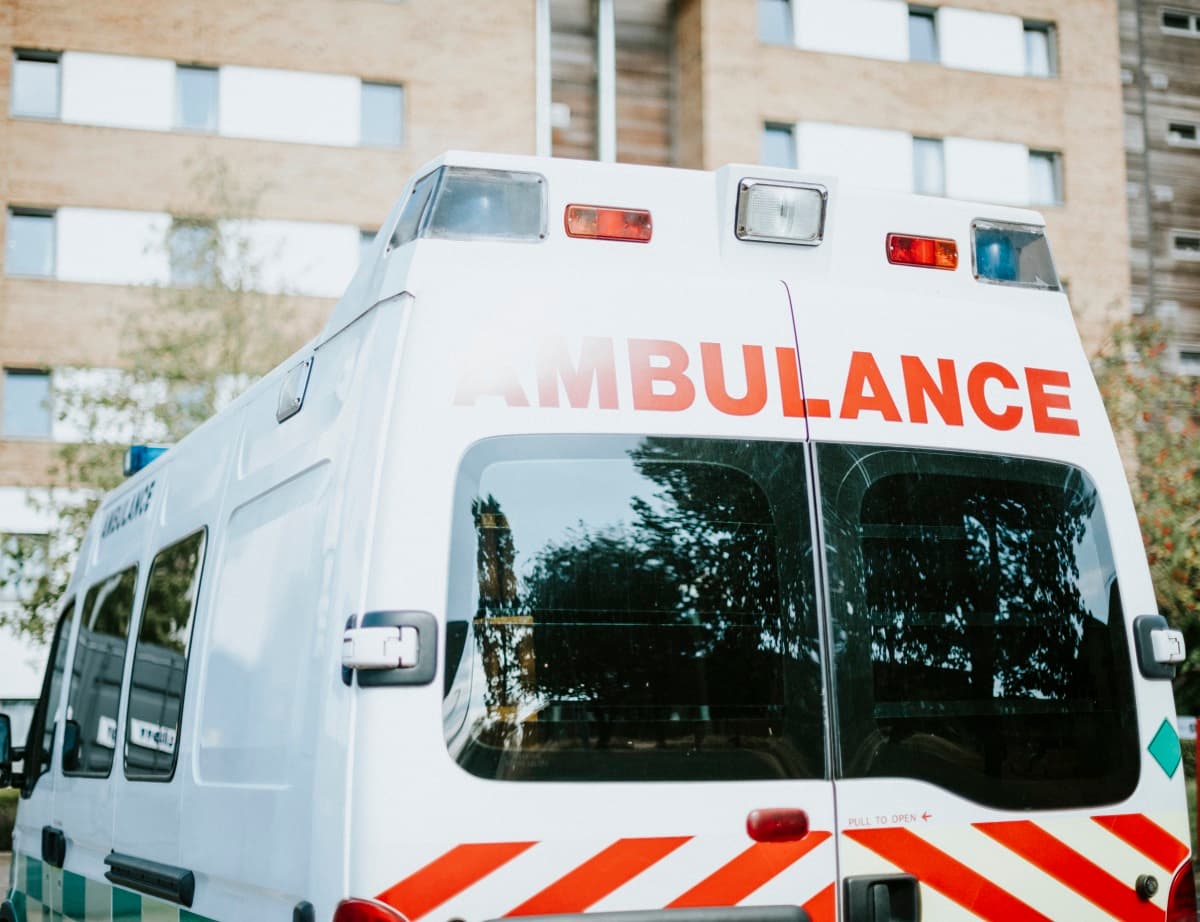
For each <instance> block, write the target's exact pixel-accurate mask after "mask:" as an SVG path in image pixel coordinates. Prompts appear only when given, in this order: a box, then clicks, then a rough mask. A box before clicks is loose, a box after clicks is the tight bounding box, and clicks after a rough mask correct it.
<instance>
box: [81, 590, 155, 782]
mask: <svg viewBox="0 0 1200 922" xmlns="http://www.w3.org/2000/svg"><path fill="white" fill-rule="evenodd" d="M136 587H137V567H136V566H133V567H130V568H129V569H127V570H122V571H121V572H120V573H115V574H113V575H112V576H109V577H107V578H106V579H103V580H101V581H100V582H98V583H96V584H95V585H93V586H92V587H91V588H90V589H89V590H88V591H87V595H86V596H85V597H84V600H83V610H82V612H81V613H80V618H81V619H82V620H81V622H80V625H79V638H78V640H77V641H76V644H75V662H74V664H73V665H72V668H71V690H70V693H69V694H68V696H67V730H66V733H65V736H64V745H63V774H65V775H87V776H92V777H99V778H103V777H107V776H108V774H109V772H110V771H111V770H112V763H113V754H114V753H115V752H116V748H117V709H118V705H119V703H120V700H121V678H122V674H123V673H124V671H125V648H126V646H127V642H128V638H129V620H130V617H131V616H132V614H133V597H134V591H135V589H136ZM72 739H73V741H74V745H73V746H72V745H68V744H69V743H70V742H71V741H72Z"/></svg>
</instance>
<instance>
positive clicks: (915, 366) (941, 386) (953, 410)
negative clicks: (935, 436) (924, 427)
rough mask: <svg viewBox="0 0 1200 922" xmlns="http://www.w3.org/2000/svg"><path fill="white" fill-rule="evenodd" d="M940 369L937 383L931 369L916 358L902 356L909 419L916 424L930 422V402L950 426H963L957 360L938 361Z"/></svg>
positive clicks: (901, 363) (901, 365) (913, 356)
mask: <svg viewBox="0 0 1200 922" xmlns="http://www.w3.org/2000/svg"><path fill="white" fill-rule="evenodd" d="M937 367H938V380H937V381H934V379H933V375H932V374H930V372H929V369H928V368H926V367H925V364H924V363H923V362H922V361H921V360H920V359H919V358H917V357H916V356H915V355H902V356H900V368H901V370H902V371H903V373H904V396H905V399H906V400H907V401H908V418H909V419H910V420H911V421H912V422H914V423H927V422H929V412H928V408H927V405H926V402H927V401H928V403H930V404H932V405H933V408H934V409H935V410H937V413H938V415H939V416H940V417H941V418H942V422H944V423H945V424H946V425H947V426H961V425H962V424H963V411H962V398H961V397H960V396H959V393H958V372H957V370H956V369H955V367H954V360H953V359H938V360H937Z"/></svg>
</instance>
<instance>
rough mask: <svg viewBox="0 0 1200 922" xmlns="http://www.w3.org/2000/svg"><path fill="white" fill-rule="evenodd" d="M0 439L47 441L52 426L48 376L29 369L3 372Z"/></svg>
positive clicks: (40, 371) (8, 369)
mask: <svg viewBox="0 0 1200 922" xmlns="http://www.w3.org/2000/svg"><path fill="white" fill-rule="evenodd" d="M0 401H2V405H3V413H2V414H0V435H2V436H4V437H5V438H15V439H48V438H50V434H51V431H52V426H53V422H54V420H53V413H52V411H51V405H50V372H48V371H44V370H38V369H29V368H6V369H4V392H3V394H0Z"/></svg>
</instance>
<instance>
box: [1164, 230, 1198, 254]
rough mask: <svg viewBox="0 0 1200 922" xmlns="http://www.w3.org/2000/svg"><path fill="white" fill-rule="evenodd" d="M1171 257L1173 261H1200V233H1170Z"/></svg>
mask: <svg viewBox="0 0 1200 922" xmlns="http://www.w3.org/2000/svg"><path fill="white" fill-rule="evenodd" d="M1171 255H1172V256H1173V257H1174V258H1175V259H1187V260H1200V231H1172V232H1171Z"/></svg>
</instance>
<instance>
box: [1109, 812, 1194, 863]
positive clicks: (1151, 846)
mask: <svg viewBox="0 0 1200 922" xmlns="http://www.w3.org/2000/svg"><path fill="white" fill-rule="evenodd" d="M1092 819H1093V820H1095V821H1096V822H1097V823H1099V824H1100V825H1101V826H1103V827H1104V828H1105V829H1107V830H1108V831H1109V832H1111V833H1112V834H1113V835H1114V836H1116V837H1117V838H1118V839H1120V840H1121V841H1123V842H1125V843H1126V844H1127V845H1130V846H1132V847H1133V848H1136V849H1137V850H1138V851H1139V852H1141V853H1142V854H1143V855H1145V856H1146V857H1147V858H1149V859H1150V860H1151V861H1153V862H1154V863H1155V864H1157V865H1158V866H1159V867H1160V868H1162V869H1163V870H1164V871H1171V872H1172V873H1173V872H1174V871H1175V869H1176V868H1177V867H1179V865H1180V864H1181V863H1182V862H1183V859H1184V858H1186V857H1187V856H1188V851H1189V849H1188V847H1187V846H1186V845H1185V844H1184V843H1182V842H1180V841H1179V840H1178V839H1176V838H1175V837H1174V836H1173V835H1171V834H1170V833H1169V832H1167V831H1166V830H1165V829H1163V828H1162V827H1161V826H1159V825H1158V824H1157V823H1155V822H1153V821H1151V820H1149V819H1147V818H1146V817H1145V816H1143V815H1142V814H1140V813H1125V814H1117V815H1115V816H1093V817H1092Z"/></svg>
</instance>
